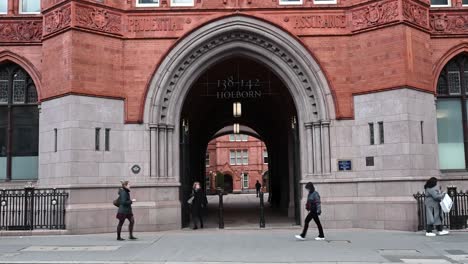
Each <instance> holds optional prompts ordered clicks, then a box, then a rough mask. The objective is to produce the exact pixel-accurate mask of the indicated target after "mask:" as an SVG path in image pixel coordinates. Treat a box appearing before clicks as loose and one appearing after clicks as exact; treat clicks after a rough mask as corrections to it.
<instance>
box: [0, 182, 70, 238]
mask: <svg viewBox="0 0 468 264" xmlns="http://www.w3.org/2000/svg"><path fill="white" fill-rule="evenodd" d="M67 198H68V193H66V192H65V191H64V190H58V189H35V188H33V187H26V188H24V189H14V190H5V189H4V190H0V230H33V229H65V205H66V201H67Z"/></svg>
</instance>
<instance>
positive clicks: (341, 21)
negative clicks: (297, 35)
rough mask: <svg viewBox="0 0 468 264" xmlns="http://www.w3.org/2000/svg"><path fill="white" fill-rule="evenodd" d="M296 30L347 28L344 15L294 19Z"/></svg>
mask: <svg viewBox="0 0 468 264" xmlns="http://www.w3.org/2000/svg"><path fill="white" fill-rule="evenodd" d="M294 21H295V22H294V28H297V29H304V28H345V27H346V16H344V15H320V16H319V15H316V16H298V17H294Z"/></svg>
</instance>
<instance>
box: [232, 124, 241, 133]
mask: <svg viewBox="0 0 468 264" xmlns="http://www.w3.org/2000/svg"><path fill="white" fill-rule="evenodd" d="M233 127H234V134H239V131H240V128H239V124H237V123H235V124H234V125H233Z"/></svg>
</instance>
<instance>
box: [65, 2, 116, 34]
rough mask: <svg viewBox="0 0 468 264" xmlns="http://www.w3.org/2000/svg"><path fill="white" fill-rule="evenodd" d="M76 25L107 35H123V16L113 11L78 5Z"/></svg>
mask: <svg viewBox="0 0 468 264" xmlns="http://www.w3.org/2000/svg"><path fill="white" fill-rule="evenodd" d="M75 7H76V14H75V16H74V17H75V20H76V25H77V26H79V27H82V28H88V29H92V30H97V31H101V32H105V33H110V34H116V35H122V16H121V15H120V14H118V13H114V12H112V11H109V10H106V9H103V8H99V7H93V6H82V5H76V6H75Z"/></svg>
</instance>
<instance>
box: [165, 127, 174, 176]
mask: <svg viewBox="0 0 468 264" xmlns="http://www.w3.org/2000/svg"><path fill="white" fill-rule="evenodd" d="M173 139H174V126H171V125H168V126H167V140H166V143H167V178H174V170H173V162H174V161H173V157H174V148H173V144H172V143H173V142H172V140H173Z"/></svg>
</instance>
